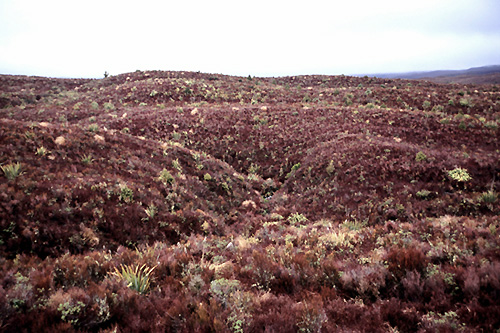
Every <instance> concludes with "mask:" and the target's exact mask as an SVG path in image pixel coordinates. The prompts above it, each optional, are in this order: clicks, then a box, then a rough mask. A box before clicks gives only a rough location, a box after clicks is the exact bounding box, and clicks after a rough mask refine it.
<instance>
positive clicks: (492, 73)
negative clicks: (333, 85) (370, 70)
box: [368, 65, 500, 84]
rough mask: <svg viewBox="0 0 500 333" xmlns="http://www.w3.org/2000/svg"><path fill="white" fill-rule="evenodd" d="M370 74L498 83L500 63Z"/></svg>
mask: <svg viewBox="0 0 500 333" xmlns="http://www.w3.org/2000/svg"><path fill="white" fill-rule="evenodd" d="M368 76H371V77H379V78H385V79H408V80H428V81H433V82H437V83H463V84H470V83H473V84H488V83H489V84H498V83H500V65H493V66H482V67H473V68H469V69H463V70H437V71H427V72H424V71H422V72H406V73H382V74H371V75H368Z"/></svg>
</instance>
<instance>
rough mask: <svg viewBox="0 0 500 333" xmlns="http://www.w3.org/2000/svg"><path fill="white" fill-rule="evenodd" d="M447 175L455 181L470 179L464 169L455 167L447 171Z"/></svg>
mask: <svg viewBox="0 0 500 333" xmlns="http://www.w3.org/2000/svg"><path fill="white" fill-rule="evenodd" d="M448 176H449V177H450V178H451V179H453V180H456V181H457V182H466V181H469V180H471V179H472V177H471V176H470V175H469V173H468V172H467V170H466V169H463V168H455V169H453V170H449V171H448Z"/></svg>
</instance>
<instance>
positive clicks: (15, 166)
mask: <svg viewBox="0 0 500 333" xmlns="http://www.w3.org/2000/svg"><path fill="white" fill-rule="evenodd" d="M0 168H1V169H2V171H3V173H4V175H5V177H7V179H8V180H14V179H16V178H17V177H19V176H20V175H21V174H22V168H21V163H19V162H17V163H9V164H7V165H2V166H0Z"/></svg>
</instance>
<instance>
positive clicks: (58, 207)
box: [0, 71, 500, 332]
mask: <svg viewBox="0 0 500 333" xmlns="http://www.w3.org/2000/svg"><path fill="white" fill-rule="evenodd" d="M499 124H500V88H499V87H498V86H496V85H456V84H449V85H441V84H436V83H430V82H425V81H406V80H390V79H378V78H367V77H365V78H356V77H348V76H316V75H314V76H294V77H280V78H257V77H251V76H249V77H235V76H225V75H219V74H204V73H195V72H164V71H136V72H134V73H127V74H122V75H116V76H108V75H107V77H105V78H104V79H99V80H90V79H51V78H41V77H25V76H9V75H2V76H0V166H1V172H0V330H1V331H5V332H8V331H17V332H35V331H36V332H44V331H46V332H55V331H75V332H76V331H78V332H87V331H89V332H164V331H167V332H170V331H179V332H196V331H198V332H221V331H228V332H229V331H231V332H263V331H268V332H296V331H297V332H320V331H322V332H335V331H349V332H355V331H370V332H388V331H392V332H435V331H442V332H450V331H457V332H458V331H466V332H469V331H477V332H486V331H489V332H491V331H495V330H498V329H499V328H500V230H499V228H500V219H499V215H500V204H499V200H498V195H497V193H498V192H497V191H498V188H499V180H500V144H499V143H500V140H499V139H500V131H499V130H498V127H499Z"/></svg>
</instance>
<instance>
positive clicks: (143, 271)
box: [111, 264, 156, 294]
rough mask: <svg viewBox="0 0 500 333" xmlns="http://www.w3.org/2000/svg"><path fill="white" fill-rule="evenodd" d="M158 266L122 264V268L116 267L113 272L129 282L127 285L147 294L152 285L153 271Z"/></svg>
mask: <svg viewBox="0 0 500 333" xmlns="http://www.w3.org/2000/svg"><path fill="white" fill-rule="evenodd" d="M155 268H156V266H154V267H151V268H149V267H147V266H146V264H144V265H142V266H140V267H139V266H138V265H135V266H134V265H127V266H124V265H121V269H120V270H119V269H118V268H116V267H115V271H114V272H111V274H112V275H114V276H116V277H117V278H119V279H120V280H122V281H125V283H127V287H129V288H130V289H133V290H135V291H137V292H138V293H140V294H145V293H147V292H148V290H149V287H150V285H151V278H152V275H151V273H152V272H153V270H154V269H155Z"/></svg>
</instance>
